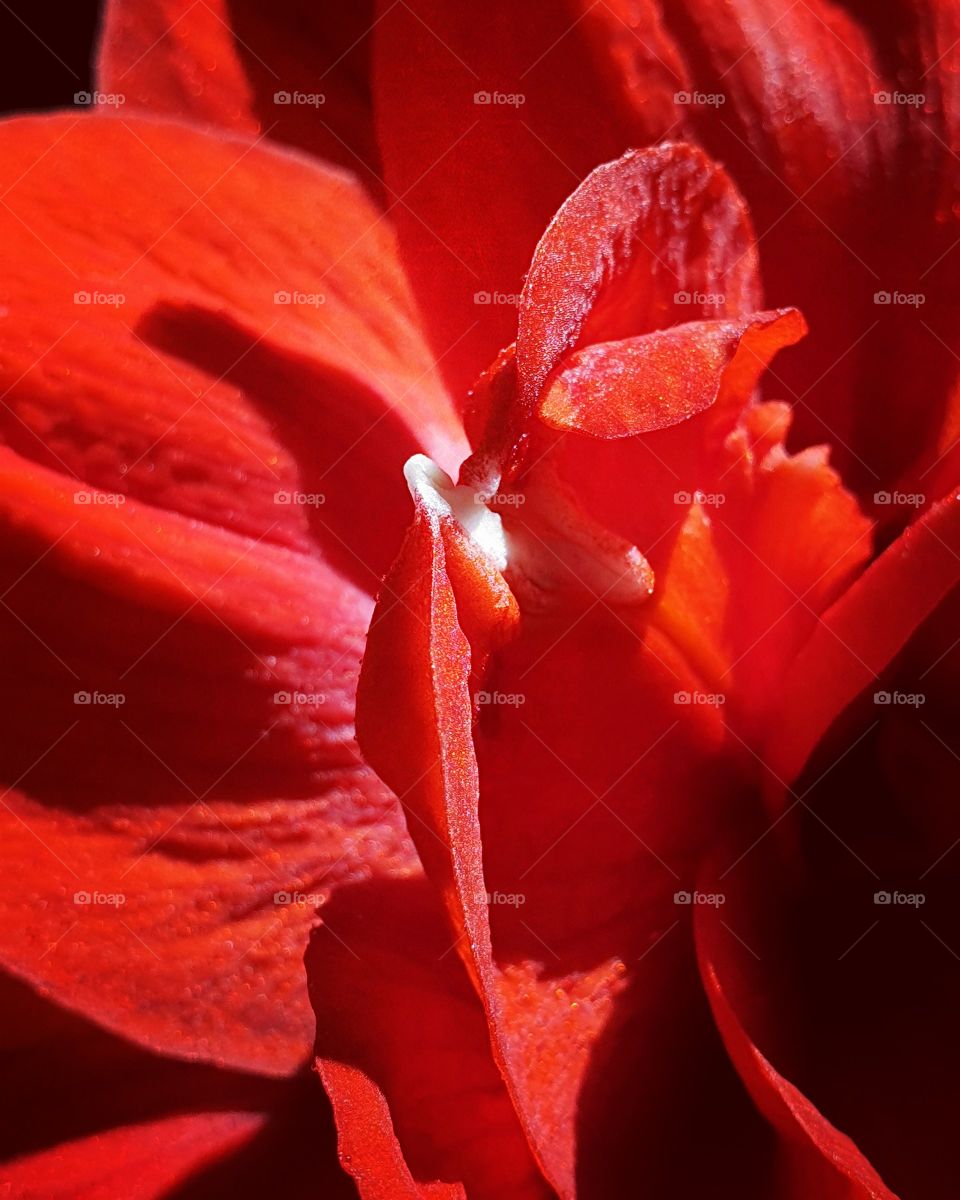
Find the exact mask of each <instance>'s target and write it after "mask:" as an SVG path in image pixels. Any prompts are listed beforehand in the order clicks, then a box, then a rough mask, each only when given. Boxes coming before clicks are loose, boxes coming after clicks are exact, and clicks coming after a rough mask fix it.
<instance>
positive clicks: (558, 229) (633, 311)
mask: <svg viewBox="0 0 960 1200" xmlns="http://www.w3.org/2000/svg"><path fill="white" fill-rule="evenodd" d="M759 301H760V288H759V282H758V279H757V262H756V251H755V248H754V245H753V232H752V229H751V226H750V221H749V217H748V215H747V212H746V209H745V208H744V206H743V203H742V201H741V200H740V198H739V196H738V195H737V193H736V192H735V190H734V188H733V186H732V185H731V183H730V180H729V179H728V178H727V176H726V174H725V173H724V172H723V170H722V168H720V167H719V166H717V165H716V164H715V163H712V162H710V160H709V159H707V158H706V157H705V156H704V155H703V154H702V153H701V151H699V150H697V149H695V148H693V147H690V146H683V145H664V146H661V147H658V148H657V149H656V150H646V151H631V152H629V153H628V154H625V155H624V156H623V157H622V158H621V159H618V160H617V161H616V162H611V163H607V164H605V165H604V166H602V167H598V168H597V169H596V170H595V171H594V172H592V174H591V175H590V176H589V177H588V178H587V179H586V180H585V181H584V182H583V183H582V184H581V186H580V187H579V188H577V190H576V191H575V192H574V193H573V195H572V196H570V198H569V199H568V200H567V201H566V202H565V203H564V204H563V206H562V207H561V209H560V211H559V212H558V213H557V215H556V216H555V217H554V219H553V221H552V222H551V224H550V226H549V227H548V229H547V231H546V233H544V235H543V237H542V238H541V239H540V242H539V244H538V246H537V248H536V252H535V254H534V257H533V261H532V263H531V265H530V271H529V274H528V275H527V280H526V283H525V285H524V289H523V295H522V297H521V304H520V314H519V331H518V334H517V348H516V368H515V369H516V389H517V394H516V396H515V397H510V396H504V397H503V398H502V400H501V401H500V402H498V404H497V406H496V409H495V410H494V411H493V412H492V413H491V414H490V416H491V419H490V420H488V422H487V425H486V428H485V431H484V435H483V437H482V439H481V441H480V443H479V449H478V450H477V453H476V461H475V462H474V463H472V464H471V466H470V468H469V472H470V473H471V475H473V476H475V477H476V478H477V479H478V481H484V480H485V479H486V478H487V477H488V476H489V477H490V478H491V479H494V480H496V479H497V478H499V475H500V473H501V470H502V468H503V466H504V464H506V465H507V466H508V468H510V469H515V468H516V465H517V464H516V463H515V462H513V463H511V462H510V460H509V459H508V455H509V453H510V451H511V450H512V449H514V448H515V446H516V444H517V443H518V442H519V439H520V437H521V435H522V433H523V432H524V429H525V426H526V423H527V422H528V420H529V419H530V417H531V416H532V414H533V412H534V408H535V406H536V404H537V402H538V401H539V400H540V398H541V396H542V393H543V391H544V388H545V387H546V385H547V383H548V380H549V378H550V376H551V373H552V372H553V371H554V370H555V369H556V368H557V367H558V366H559V365H560V364H561V363H562V361H563V359H564V356H565V355H567V354H568V353H569V352H570V351H571V350H573V349H575V348H581V349H582V348H583V347H587V346H589V345H590V343H591V342H605V341H610V340H613V339H621V338H627V337H635V336H637V335H642V334H646V333H649V332H650V331H653V330H656V329H659V328H661V327H663V326H666V325H670V324H672V323H674V322H675V320H676V318H677V316H678V315H679V316H685V317H690V316H715V317H722V316H725V315H726V316H730V317H746V316H748V315H749V314H750V313H752V312H755V311H756V309H757V308H758V307H759ZM788 323H789V322H788ZM788 323H787V324H788ZM782 332H784V334H785V335H786V325H785V326H784V328H783V330H782ZM786 336H788V337H790V336H794V334H789V335H786ZM595 353H601V352H599V351H597V352H595ZM506 369H507V368H506V366H505V367H504V368H503V371H504V372H505V371H506ZM509 370H510V372H511V377H512V371H513V366H512V364H511V365H510V367H509ZM746 398H747V397H746V396H744V397H743V399H744V400H745V399H746Z"/></svg>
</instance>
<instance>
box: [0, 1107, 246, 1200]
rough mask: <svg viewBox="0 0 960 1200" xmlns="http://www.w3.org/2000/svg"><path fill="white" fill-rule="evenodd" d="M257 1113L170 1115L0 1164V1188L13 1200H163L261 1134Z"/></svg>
mask: <svg viewBox="0 0 960 1200" xmlns="http://www.w3.org/2000/svg"><path fill="white" fill-rule="evenodd" d="M260 1124H261V1119H260V1118H259V1117H258V1116H257V1115H256V1114H254V1113H201V1114H196V1115H190V1116H182V1117H168V1118H167V1119H166V1120H163V1121H153V1122H151V1123H149V1124H146V1125H131V1126H128V1127H126V1128H121V1129H114V1130H111V1131H110V1132H109V1133H106V1134H98V1135H97V1136H95V1137H91V1138H84V1139H83V1140H82V1141H78V1142H70V1143H68V1144H67V1145H64V1146H58V1147H57V1148H56V1149H55V1150H48V1151H47V1152H46V1153H43V1154H35V1155H31V1156H30V1157H29V1158H25V1159H22V1160H20V1161H19V1162H14V1163H11V1164H10V1165H8V1166H5V1167H0V1190H2V1192H3V1195H5V1196H10V1197H13V1198H15V1200H114V1198H115V1197H116V1196H117V1195H120V1194H121V1189H122V1194H123V1195H124V1196H128V1197H129V1198H130V1200H162V1198H163V1197H164V1196H168V1195H169V1194H170V1189H171V1188H174V1187H176V1186H177V1185H178V1184H182V1183H183V1182H184V1181H185V1180H188V1179H189V1178H190V1176H191V1175H193V1174H194V1173H195V1172H198V1171H201V1170H203V1168H204V1167H206V1166H208V1165H209V1164H210V1163H211V1162H213V1161H215V1160H216V1159H218V1158H220V1157H222V1156H224V1155H228V1154H231V1153H235V1152H236V1151H237V1150H238V1149H239V1148H240V1147H241V1146H242V1145H243V1144H244V1143H245V1142H249V1141H250V1140H251V1139H252V1138H253V1137H254V1135H255V1134H256V1132H257V1130H258V1128H259V1126H260Z"/></svg>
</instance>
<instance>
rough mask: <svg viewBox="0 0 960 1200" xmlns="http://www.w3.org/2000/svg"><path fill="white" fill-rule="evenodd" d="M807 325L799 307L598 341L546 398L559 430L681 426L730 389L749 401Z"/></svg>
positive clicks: (607, 434) (618, 433) (542, 409)
mask: <svg viewBox="0 0 960 1200" xmlns="http://www.w3.org/2000/svg"><path fill="white" fill-rule="evenodd" d="M805 331H806V325H805V323H804V321H803V318H802V317H801V316H800V314H799V313H798V312H797V311H796V310H793V309H784V310H780V311H779V312H773V313H757V314H755V315H754V316H753V317H751V318H749V319H746V320H743V321H740V322H732V321H690V322H688V323H685V324H683V325H673V326H671V327H670V328H669V329H663V330H659V331H657V332H655V333H649V334H645V335H643V336H641V337H633V338H624V339H623V340H621V341H618V342H597V343H592V344H590V345H588V346H586V347H585V348H584V349H583V350H579V351H577V352H576V353H574V354H571V355H570V356H569V357H568V358H567V359H566V360H565V361H564V364H563V366H562V368H560V369H559V370H558V372H557V374H556V377H555V378H554V380H553V382H552V383H551V384H549V386H548V388H547V391H546V394H545V395H544V397H543V399H542V400H541V402H540V406H539V415H540V418H541V420H543V421H544V422H546V424H547V425H550V426H552V427H553V428H554V429H566V430H575V431H577V432H580V433H585V434H588V435H589V436H591V437H600V438H621V437H633V436H636V435H637V434H641V433H652V432H654V430H657V429H666V428H668V427H669V426H671V425H679V424H680V423H681V422H682V421H687V420H689V419H690V418H691V417H693V416H696V414H697V413H699V412H703V410H704V409H706V408H709V407H710V406H711V405H713V404H714V403H716V401H717V400H718V399H719V398H720V395H721V392H722V390H723V389H724V388H726V389H727V391H728V393H729V392H731V391H732V392H733V394H734V396H735V397H736V399H737V400H739V402H740V403H741V404H742V402H743V397H744V396H745V395H746V396H749V395H750V394H751V393H752V392H753V384H752V383H751V382H750V381H749V380H744V378H743V376H744V374H745V372H747V373H748V375H749V376H752V378H753V379H754V380H755V379H757V378H759V376H760V375H761V374H762V372H763V370H764V369H765V368H766V366H767V364H768V362H769V361H770V359H771V358H773V356H774V355H775V354H776V353H777V351H778V350H780V349H781V348H782V347H783V346H787V345H791V344H793V343H795V342H797V341H799V340H800V338H801V337H803V334H804V333H805Z"/></svg>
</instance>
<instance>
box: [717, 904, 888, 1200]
mask: <svg viewBox="0 0 960 1200" xmlns="http://www.w3.org/2000/svg"><path fill="white" fill-rule="evenodd" d="M704 894H705V895H708V894H711V893H710V892H709V891H707V892H704ZM713 894H716V893H713ZM696 912H697V920H696V921H695V928H696V932H697V945H698V952H699V955H698V956H699V961H700V969H701V973H702V977H703V984H704V988H705V989H706V992H707V996H708V997H709V999H710V1004H711V1007H712V1009H713V1014H714V1017H715V1019H716V1021H717V1025H718V1027H719V1029H720V1032H721V1034H722V1036H723V1040H724V1043H725V1045H726V1047H727V1050H728V1052H729V1054H730V1057H731V1059H732V1060H733V1062H734V1063H735V1065H736V1067H737V1070H738V1071H739V1073H740V1075H741V1077H742V1078H743V1080H744V1082H745V1084H746V1086H747V1087H748V1089H749V1090H750V1094H751V1096H752V1097H753V1100H754V1103H755V1104H756V1105H757V1107H758V1108H759V1109H760V1111H761V1112H762V1113H763V1114H764V1116H765V1117H766V1119H767V1120H768V1121H769V1122H770V1124H771V1125H772V1126H773V1127H774V1128H775V1129H776V1130H777V1132H778V1134H779V1135H780V1139H781V1141H780V1147H779V1153H780V1165H779V1171H780V1182H779V1186H778V1194H780V1195H783V1196H785V1197H797V1200H799V1197H801V1196H805V1195H817V1196H822V1197H823V1198H824V1200H896V1197H895V1196H894V1194H893V1192H891V1191H890V1190H889V1188H887V1187H886V1185H885V1184H884V1183H883V1181H882V1180H881V1178H880V1176H879V1175H878V1174H877V1172H876V1171H875V1170H874V1169H873V1167H872V1166H871V1165H870V1163H869V1162H867V1160H866V1159H865V1158H864V1156H863V1155H862V1154H861V1152H860V1151H859V1150H858V1149H857V1147H856V1146H855V1145H854V1143H853V1142H852V1141H851V1140H850V1138H848V1137H847V1136H846V1135H845V1134H843V1133H841V1132H840V1131H839V1130H838V1129H835V1128H834V1126H832V1125H831V1124H830V1122H829V1121H827V1120H826V1118H825V1117H824V1116H823V1115H822V1114H821V1113H820V1112H818V1111H817V1109H816V1108H815V1107H814V1106H813V1104H811V1103H810V1101H809V1100H808V1099H807V1098H806V1097H805V1096H804V1095H803V1094H802V1093H801V1092H800V1091H799V1090H798V1089H797V1088H796V1087H794V1085H793V1084H792V1083H790V1081H789V1080H787V1079H785V1078H784V1077H783V1076H782V1075H780V1074H779V1073H778V1072H777V1070H776V1069H775V1068H774V1067H773V1065H772V1064H771V1063H770V1062H769V1061H768V1060H767V1059H766V1058H765V1057H764V1056H763V1054H761V1052H760V1051H759V1050H758V1048H757V1047H756V1046H755V1045H754V1043H753V1042H752V1041H751V1040H750V1037H749V1035H748V1034H747V1032H746V1031H745V1029H744V1027H743V1025H742V1024H741V1022H740V1020H739V1019H738V1015H737V1012H736V1010H735V1008H734V1006H733V1003H732V1001H731V999H730V996H729V995H728V994H727V990H726V987H725V983H724V980H725V979H726V977H727V976H728V975H729V974H730V973H731V972H732V970H733V967H732V961H731V960H732V959H733V958H734V956H735V955H736V954H738V953H740V952H741V951H742V950H743V947H742V946H741V947H737V945H736V942H735V941H734V938H735V937H736V935H735V934H734V935H732V936H731V934H730V929H729V926H727V927H726V928H725V929H721V927H722V926H723V925H724V922H723V921H722V920H721V919H720V917H719V915H718V914H719V909H718V908H716V907H713V906H709V905H703V906H698V907H697V910H696ZM748 952H749V951H748Z"/></svg>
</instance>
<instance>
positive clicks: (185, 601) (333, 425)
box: [0, 115, 459, 1074]
mask: <svg viewBox="0 0 960 1200" xmlns="http://www.w3.org/2000/svg"><path fill="white" fill-rule="evenodd" d="M0 140H2V143H3V150H4V155H3V171H4V173H5V174H4V180H3V184H4V187H5V188H6V189H7V191H6V199H5V203H4V207H3V210H2V211H3V216H2V221H3V223H4V231H5V232H4V236H5V245H6V247H7V256H8V270H7V272H6V273H5V277H4V283H3V286H2V291H3V301H4V309H3V313H4V316H3V318H2V322H0V378H2V381H3V387H4V389H5V399H4V405H3V409H2V413H3V416H2V422H0V424H2V431H3V438H4V441H5V443H6V444H5V446H4V447H3V450H2V452H0V470H2V473H3V479H4V486H3V501H2V504H0V523H2V529H3V540H2V575H3V589H2V590H3V606H2V610H0V611H2V621H3V626H4V638H5V644H6V645H7V653H6V655H5V658H4V665H3V680H2V686H3V689H4V693H5V695H6V697H7V701H8V703H7V709H8V711H9V715H10V719H9V724H8V739H7V743H6V746H5V750H4V756H3V775H4V782H5V783H6V785H7V787H8V789H9V791H8V792H7V796H6V801H5V806H4V809H3V823H4V828H5V833H4V837H5V840H6V844H7V845H8V847H10V850H11V855H12V859H11V864H10V870H9V871H5V872H4V888H3V901H2V903H3V913H4V926H5V928H6V929H7V930H8V935H7V936H5V937H4V940H3V952H2V953H3V957H4V962H5V963H6V965H7V966H8V967H9V968H10V969H11V970H13V971H15V972H16V973H17V974H18V975H20V976H21V977H22V978H24V979H28V980H30V981H31V982H32V983H34V984H35V985H36V986H38V987H41V988H44V989H46V990H47V991H48V992H49V993H50V994H51V995H53V996H56V997H57V998H59V999H60V1000H61V1001H62V1002H63V1003H64V1004H66V1005H68V1006H70V1007H72V1008H74V1009H76V1010H78V1011H81V1012H84V1013H87V1014H89V1015H90V1016H93V1017H95V1018H96V1019H97V1020H99V1021H101V1022H103V1023H104V1024H105V1025H107V1026H109V1027H110V1028H113V1029H116V1030H119V1031H122V1032H123V1033H125V1034H126V1035H127V1036H129V1037H132V1038H134V1039H137V1040H140V1041H141V1042H143V1043H144V1044H146V1045H148V1046H150V1047H152V1048H154V1049H157V1050H167V1051H169V1052H171V1053H174V1054H177V1055H182V1056H186V1057H199V1058H204V1059H209V1060H214V1061H217V1062H226V1063H230V1064H233V1065H236V1066H239V1067H244V1068H251V1069H256V1070H262V1071H265V1072H268V1073H271V1074H286V1073H288V1072H289V1071H291V1070H292V1069H294V1068H295V1067H296V1066H297V1065H298V1064H300V1063H302V1062H303V1061H304V1060H305V1058H306V1057H307V1055H308V1054H309V1050H310V1046H311V1043H312V1040H313V1021H312V1016H311V1014H310V1009H309V1004H308V1002H307V996H306V988H305V982H304V977H303V968H302V961H301V960H302V954H303V950H304V947H305V945H306V941H307V936H308V933H309V930H310V928H311V927H312V926H313V925H314V924H315V922H316V919H317V918H316V915H315V913H316V909H317V908H318V906H319V905H321V904H322V903H323V901H324V900H325V899H326V898H327V897H328V896H329V894H330V890H331V888H332V887H333V886H334V885H335V884H337V883H340V882H343V881H345V880H349V879H351V878H353V879H356V878H360V877H363V876H364V875H365V873H366V871H367V866H366V864H367V863H368V862H369V861H371V860H373V859H379V860H381V862H382V863H383V864H384V866H385V868H386V869H390V868H391V867H396V868H397V869H399V870H407V869H409V867H410V866H411V864H412V863H414V862H415V857H414V854H413V850H412V847H411V846H410V844H409V842H408V841H407V839H406V836H405V834H404V831H403V828H402V820H401V817H400V812H399V809H398V808H397V807H396V803H395V801H394V799H393V797H392V796H390V794H389V792H388V791H387V790H386V788H385V787H384V786H383V785H382V784H381V783H380V782H379V781H378V780H376V779H375V778H374V777H373V776H372V774H371V773H370V771H369V770H368V769H367V768H366V767H364V766H363V764H362V763H361V761H360V759H359V755H358V753H357V750H356V747H355V745H354V743H353V739H352V726H353V689H354V683H355V679H356V671H357V667H358V664H359V659H360V655H361V652H362V640H363V631H364V627H365V625H366V622H367V620H368V617H369V612H370V607H371V600H370V597H369V592H370V591H371V590H372V589H373V588H374V587H375V584H376V580H377V578H378V575H379V572H380V571H381V570H382V569H383V568H384V566H385V565H386V563H387V562H388V561H389V556H390V554H391V553H392V548H391V545H390V541H391V536H399V533H397V534H396V535H391V532H390V528H389V515H388V514H389V513H390V512H395V514H396V515H395V516H394V517H393V520H394V522H395V524H396V528H397V530H398V531H399V528H400V527H401V526H402V514H401V513H400V512H399V511H397V510H396V509H395V507H394V504H393V503H392V502H391V501H390V500H389V496H390V494H391V493H392V494H394V495H396V494H397V492H398V489H399V493H400V495H402V482H398V479H399V467H400V464H401V463H402V461H403V459H404V458H405V457H406V456H407V455H408V454H409V452H410V451H411V449H416V448H417V447H424V448H426V447H427V446H430V445H431V444H432V443H433V440H434V434H436V436H437V437H438V438H439V442H440V443H441V444H443V443H445V444H446V445H447V451H446V453H447V454H449V453H450V447H451V446H455V445H456V444H457V441H458V437H459V435H458V433H457V425H456V422H455V419H454V418H453V417H452V415H451V411H450V408H449V405H448V403H447V401H446V398H445V396H444V394H443V392H442V389H441V388H440V386H439V384H438V382H437V377H436V373H435V369H434V367H433V365H432V363H431V360H430V358H429V356H428V355H427V353H426V350H425V348H424V345H423V342H422V340H421V338H420V335H419V331H418V329H417V326H416V321H415V316H414V313H413V310H412V306H411V303H410V300H409V296H408V294H407V292H406V289H405V284H404V280H403V277H402V274H401V273H400V272H399V270H398V268H397V266H396V263H395V259H394V258H393V255H392V248H391V241H390V237H389V234H388V232H387V231H386V230H385V229H384V227H383V226H382V225H381V224H380V223H379V222H378V221H377V217H376V212H375V210H374V209H373V208H372V207H371V206H370V205H369V203H368V202H367V201H366V200H365V198H364V197H363V194H362V192H361V191H360V189H359V188H358V187H357V185H356V184H354V183H353V182H351V181H350V180H349V179H348V178H346V177H345V176H343V175H341V174H339V173H337V172H336V171H333V170H331V169H328V168H321V167H319V166H316V165H313V164H310V163H308V162H306V161H304V160H301V159H297V158H295V157H292V156H290V155H288V154H286V153H284V152H281V151H278V150H276V149H271V148H268V147H267V146H263V145H261V146H258V145H255V144H254V143H253V142H251V141H248V140H244V139H239V138H238V139H224V138H218V139H212V138H210V137H208V136H206V135H204V134H203V133H201V132H199V131H197V130H194V129H189V128H187V127H184V126H179V125H174V124H168V123H163V122H158V121H155V120H145V119H134V118H132V117H131V116H125V117H122V118H120V117H99V116H88V117H85V118H84V119H82V120H81V119H78V118H77V117H75V116H70V115H64V116H56V117H52V118H46V119H25V120H20V121H14V122H8V123H6V124H5V125H4V126H3V129H2V131H0ZM268 194H269V196H271V197H272V200H271V205H270V207H269V209H267V208H265V206H264V196H265V195H268ZM305 246H309V251H307V250H306V249H305ZM361 294H362V295H363V297H364V302H363V304H362V305H361V304H359V303H358V302H357V298H358V297H359V296H360V295H361ZM377 297H379V299H378V298H377ZM431 430H432V431H433V432H432V433H431ZM306 431H309V436H306ZM439 454H440V456H441V457H443V456H444V451H443V450H439ZM367 506H371V507H370V508H368V507H367ZM371 508H372V509H376V510H377V511H378V512H381V513H383V514H386V515H384V516H383V517H382V519H381V518H379V517H378V518H377V519H376V520H374V519H373V516H372V511H371ZM365 512H366V513H369V514H370V515H368V516H367V515H364V514H365ZM365 531H366V532H365Z"/></svg>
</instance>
